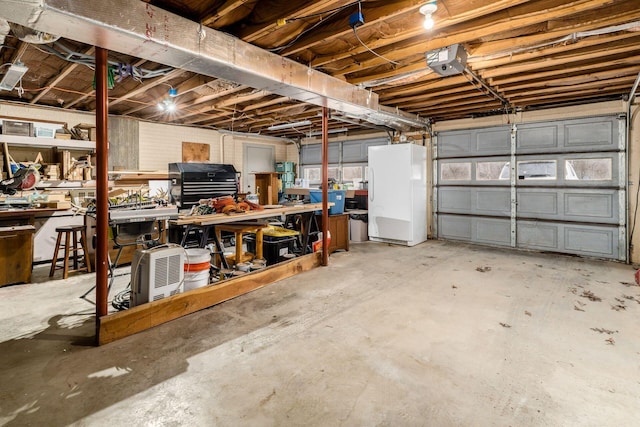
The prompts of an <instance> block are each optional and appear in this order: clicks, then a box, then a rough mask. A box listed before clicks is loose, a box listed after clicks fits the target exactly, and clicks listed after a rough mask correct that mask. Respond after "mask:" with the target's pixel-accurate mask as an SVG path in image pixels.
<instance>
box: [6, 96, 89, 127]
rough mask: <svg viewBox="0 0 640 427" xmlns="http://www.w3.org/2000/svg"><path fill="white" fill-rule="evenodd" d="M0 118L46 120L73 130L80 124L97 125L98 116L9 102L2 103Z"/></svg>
mask: <svg viewBox="0 0 640 427" xmlns="http://www.w3.org/2000/svg"><path fill="white" fill-rule="evenodd" d="M0 116H2V117H15V118H18V119H24V120H25V121H32V122H37V121H38V120H45V121H50V122H61V123H67V125H68V126H69V127H70V128H72V127H74V126H75V125H77V124H79V123H87V124H91V125H95V123H96V116H95V114H93V113H79V112H75V111H69V110H64V109H62V108H49V107H31V106H29V107H28V106H25V105H20V104H14V103H9V102H0Z"/></svg>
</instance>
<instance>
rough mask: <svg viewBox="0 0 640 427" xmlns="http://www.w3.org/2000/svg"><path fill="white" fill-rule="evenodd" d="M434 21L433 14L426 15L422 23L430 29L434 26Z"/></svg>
mask: <svg viewBox="0 0 640 427" xmlns="http://www.w3.org/2000/svg"><path fill="white" fill-rule="evenodd" d="M433 25H434V22H433V18H432V17H431V15H426V16H425V17H424V22H423V23H422V26H423V27H424V29H425V30H430V29H432V28H433Z"/></svg>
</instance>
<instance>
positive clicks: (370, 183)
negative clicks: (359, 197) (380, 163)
mask: <svg viewBox="0 0 640 427" xmlns="http://www.w3.org/2000/svg"><path fill="white" fill-rule="evenodd" d="M369 172H370V174H369V175H371V176H370V177H369V185H368V187H369V201H371V202H373V199H374V198H375V194H373V192H374V191H375V190H374V188H375V185H374V178H375V173H374V171H373V168H369Z"/></svg>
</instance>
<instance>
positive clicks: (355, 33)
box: [353, 25, 401, 65]
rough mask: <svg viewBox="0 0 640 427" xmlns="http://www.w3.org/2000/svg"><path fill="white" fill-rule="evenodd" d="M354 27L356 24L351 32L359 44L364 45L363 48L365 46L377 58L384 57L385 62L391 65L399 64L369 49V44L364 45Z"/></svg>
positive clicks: (355, 26)
mask: <svg viewBox="0 0 640 427" xmlns="http://www.w3.org/2000/svg"><path fill="white" fill-rule="evenodd" d="M356 28H358V26H357V25H354V26H353V34H354V35H355V36H356V39H358V41H359V42H360V44H361V45H362V46H364V48H365V49H367V50H368V51H369V52H371V53H373V54H374V55H375V56H377V57H378V58H380V59H384V60H385V61H387V62H388V63H390V64H393V65H401V64H400V63H399V62H396V61H393V60H391V59H389V58H385V57H384V56H382V55H380V54H379V53H376V52H374V51H373V50H371V49H370V48H369V46H367V45H366V44H365V43H364V42H363V41H362V40H361V39H360V36H358V30H356Z"/></svg>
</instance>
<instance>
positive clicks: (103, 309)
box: [96, 47, 109, 342]
mask: <svg viewBox="0 0 640 427" xmlns="http://www.w3.org/2000/svg"><path fill="white" fill-rule="evenodd" d="M107 67H108V64H107V51H106V50H105V49H102V48H100V47H96V133H97V138H96V139H97V141H96V190H97V191H96V193H97V194H96V233H97V245H96V335H97V341H98V342H100V330H101V328H100V319H101V318H102V317H103V316H106V315H107V298H108V295H107V294H108V288H107V274H108V256H109V248H108V241H109V235H108V227H109V207H108V203H107V201H108V197H109V183H108V177H107V170H108V156H109V149H108V141H109V139H108V134H107V117H108V114H109V105H108V103H109V98H108V93H107Z"/></svg>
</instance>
